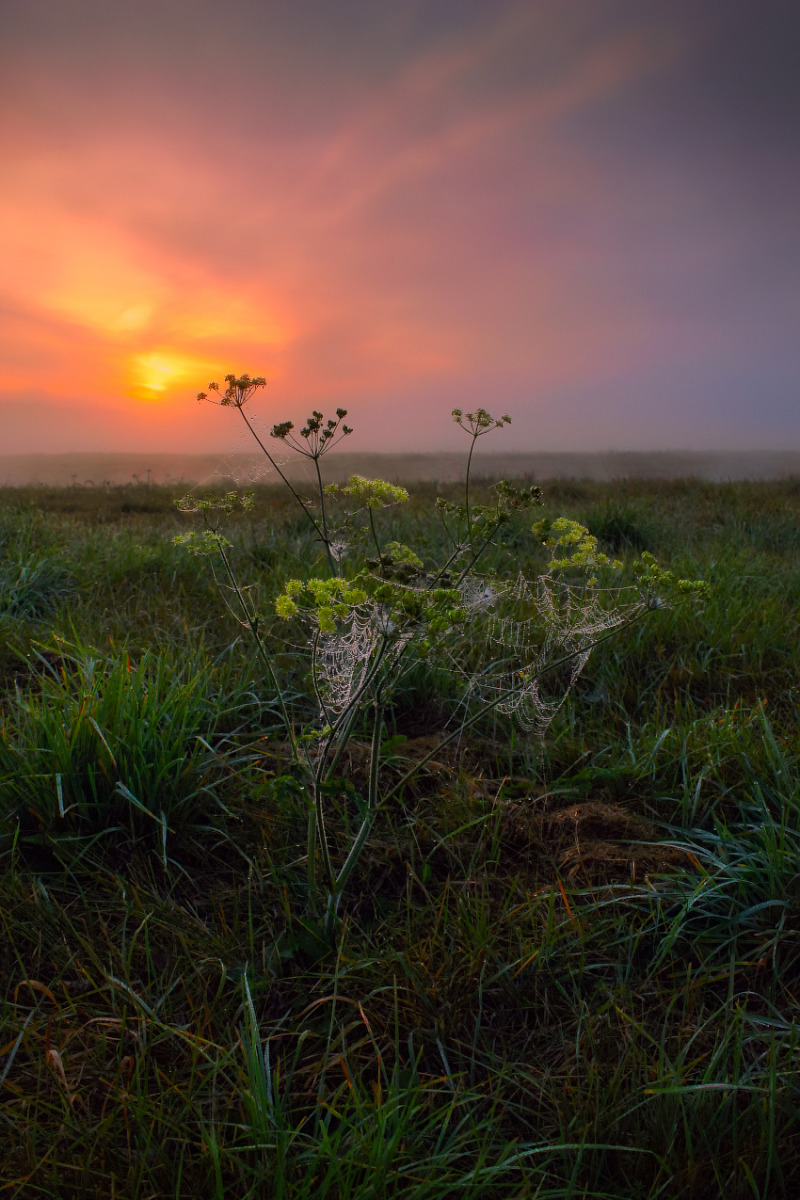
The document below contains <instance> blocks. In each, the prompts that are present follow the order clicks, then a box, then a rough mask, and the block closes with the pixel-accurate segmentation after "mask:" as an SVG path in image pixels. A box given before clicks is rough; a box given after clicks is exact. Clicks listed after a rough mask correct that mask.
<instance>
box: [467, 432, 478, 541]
mask: <svg viewBox="0 0 800 1200" xmlns="http://www.w3.org/2000/svg"><path fill="white" fill-rule="evenodd" d="M477 440H478V434H477V433H473V435H472V445H471V446H470V448H469V455H468V457H467V478H466V480H465V482H464V501H465V507H466V510H467V541H469V540H470V538H471V537H472V515H471V512H470V507H469V475H470V471H471V469H472V455H473V452H474V450H475V443H476V442H477Z"/></svg>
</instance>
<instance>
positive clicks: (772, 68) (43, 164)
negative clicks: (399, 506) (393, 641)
mask: <svg viewBox="0 0 800 1200" xmlns="http://www.w3.org/2000/svg"><path fill="white" fill-rule="evenodd" d="M748 10H752V5H747V4H744V3H739V0H731V2H730V4H729V5H728V6H727V7H726V10H725V11H726V16H725V18H724V19H722V18H721V17H720V16H719V14H720V11H721V10H720V8H719V5H718V4H715V3H712V0H708V3H706V2H705V0H694V2H693V3H691V4H690V3H688V2H687V3H682V2H678V3H675V4H670V5H663V6H658V5H656V6H642V5H641V4H634V3H630V2H627V0H595V2H594V3H593V4H591V5H589V4H587V3H586V0H542V2H540V3H530V2H526V3H504V2H501V0H497V2H496V3H492V4H487V3H485V2H482V0H481V2H478V0H458V2H457V0H397V3H393V4H392V5H383V4H377V3H374V2H373V0H370V2H367V0H361V2H356V0H341V3H338V4H337V5H335V6H333V5H331V4H329V3H324V2H323V0H296V2H295V3H292V4H287V3H281V2H278V0H274V2H270V0H264V2H262V3H256V2H255V0H252V2H250V0H233V2H232V3H227V4H222V3H218V2H216V0H191V2H190V0H159V2H158V3H156V2H155V0H141V2H139V3H137V4H133V3H130V4H128V3H120V4H116V5H113V4H112V5H108V4H107V3H100V0H75V2H74V3H70V4H64V3H61V2H60V0H11V3H10V4H8V5H7V6H6V7H5V8H4V13H3V16H2V23H1V24H0V45H2V47H3V49H2V51H0V55H2V61H0V66H1V67H2V71H0V80H1V81H2V83H1V84H0V86H1V87H2V104H3V109H4V112H5V118H4V120H3V122H2V133H1V134H0V148H2V153H3V162H4V176H5V180H4V184H3V185H2V193H0V355H1V356H2V364H3V365H2V378H1V379H0V453H14V452H34V451H45V452H49V451H62V450H84V449H86V450H95V449H104V450H122V449H148V448H149V449H152V450H156V449H158V450H177V449H184V450H207V449H214V448H216V447H220V449H225V450H230V449H237V448H238V444H237V439H238V436H239V435H238V431H237V430H236V429H235V426H234V423H233V421H232V420H228V418H229V417H230V416H231V414H227V413H220V412H218V411H217V410H215V409H211V408H205V409H203V408H199V407H198V406H197V404H196V402H195V401H194V399H193V397H194V395H195V393H196V392H197V391H198V390H199V389H201V388H205V386H206V385H207V383H208V382H209V380H210V379H212V378H221V377H222V375H224V374H225V373H226V371H227V370H231V369H232V370H236V371H245V370H246V371H250V372H251V373H254V374H255V373H258V374H264V375H266V376H267V377H268V379H269V387H268V389H267V392H266V393H264V394H262V397H261V399H260V413H261V415H262V417H263V419H264V420H265V421H266V422H268V423H271V422H272V421H274V420H279V419H284V418H286V417H292V418H294V419H297V418H299V417H302V416H304V415H305V412H306V411H307V410H308V409H309V408H310V407H311V406H314V407H319V408H323V409H325V410H326V411H327V410H330V409H332V408H334V407H336V406H337V405H339V404H344V405H345V406H346V407H347V408H348V409H349V410H350V412H351V416H352V419H353V424H354V425H355V426H356V430H357V434H356V437H354V439H353V441H352V443H351V446H352V448H353V449H367V448H369V449H375V448H384V449H391V448H394V447H397V448H415V449H419V448H437V447H442V448H444V447H452V446H453V439H452V436H451V427H450V422H449V416H448V414H449V410H450V408H452V407H453V405H454V404H456V403H457V404H459V405H460V406H461V407H465V408H466V407H469V406H470V405H479V404H484V405H486V406H487V407H489V408H492V407H497V408H498V409H501V410H503V411H506V410H509V411H511V413H512V415H513V416H514V418H515V423H514V426H513V427H512V428H513V430H514V435H513V440H514V446H513V448H514V449H524V448H531V449H533V448H542V449H578V450H591V449H605V448H613V447H616V448H649V447H660V448H666V447H687V448H698V447H700V446H703V447H709V448H713V447H717V448H747V447H748V446H752V445H758V446H762V447H770V446H776V447H781V448H784V447H786V446H787V445H788V444H791V445H793V446H800V420H799V419H798V411H800V403H798V398H797V391H798V387H797V385H798V381H799V380H800V354H799V353H798V341H799V340H800V339H798V338H797V334H796V328H795V326H796V318H797V313H798V311H800V304H798V301H800V286H798V283H799V281H800V271H799V270H798V236H797V224H798V222H797V212H796V203H797V199H796V198H797V195H798V194H800V192H799V191H798V189H797V184H798V182H800V180H798V158H797V151H796V146H795V142H796V129H797V126H796V123H795V122H796V118H797V113H798V104H797V99H798V92H797V86H796V84H795V83H792V78H793V67H792V64H791V57H790V56H789V55H787V54H785V46H786V32H787V29H788V28H789V25H791V23H792V21H794V26H795V27H796V25H797V22H796V19H795V18H794V17H793V14H792V12H791V11H790V8H789V6H785V5H783V4H782V3H780V2H778V0H775V3H774V8H771V4H770V2H769V0H768V2H767V3H766V4H765V6H764V7H763V8H761V7H760V8H759V13H760V14H761V15H760V17H759V19H758V21H757V22H755V23H753V22H752V18H751V15H750V13H749V12H748ZM765 10H766V11H767V15H768V16H769V19H767V20H764V15H765ZM787 23H788V24H787ZM754 39H755V41H754ZM504 437H506V440H507V441H508V440H509V439H510V438H511V435H510V434H508V435H504ZM508 448H511V446H510V445H509V447H508Z"/></svg>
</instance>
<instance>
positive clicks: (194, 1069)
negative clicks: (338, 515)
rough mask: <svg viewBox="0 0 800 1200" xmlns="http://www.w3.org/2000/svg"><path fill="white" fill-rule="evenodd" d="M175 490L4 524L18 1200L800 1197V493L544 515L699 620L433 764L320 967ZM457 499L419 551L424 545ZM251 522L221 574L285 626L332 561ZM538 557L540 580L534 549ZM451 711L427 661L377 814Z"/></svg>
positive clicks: (428, 507)
mask: <svg viewBox="0 0 800 1200" xmlns="http://www.w3.org/2000/svg"><path fill="white" fill-rule="evenodd" d="M181 491H182V489H181V488H180V487H178V486H176V487H172V486H147V485H145V484H138V485H136V486H132V487H131V486H129V487H105V488H102V487H95V488H91V489H89V488H77V487H72V488H69V487H67V488H44V487H40V488H24V487H19V488H5V489H0V698H1V701H2V726H1V727H0V853H2V875H1V876H0V920H1V921H2V940H1V941H0V985H1V986H2V1011H1V1016H0V1019H1V1021H2V1027H1V1028H0V1123H2V1145H3V1147H4V1149H3V1151H2V1165H0V1191H2V1195H3V1196H8V1197H9V1198H11V1197H21V1198H27V1197H36V1196H49V1197H56V1198H59V1200H60V1198H63V1200H72V1198H73V1197H75V1198H77V1197H83V1196H86V1197H93V1196H116V1197H120V1198H121V1197H136V1198H137V1200H145V1198H148V1200H150V1198H155V1197H158V1198H159V1200H160V1198H161V1197H164V1198H166V1197H173V1198H176V1200H177V1198H179V1197H189V1196H192V1197H215V1198H219V1200H221V1198H222V1197H225V1198H233V1197H235V1198H240V1197H241V1198H244V1197H253V1198H258V1197H273V1196H274V1197H287V1198H289V1197H292V1198H293V1197H323V1198H324V1197H327V1198H329V1200H340V1198H341V1200H346V1198H348V1197H353V1198H355V1197H358V1198H361V1197H373V1196H374V1197H381V1198H382V1197H387V1198H388V1197H398V1198H399V1197H403V1198H408V1200H412V1198H413V1200H427V1198H430V1200H439V1198H440V1197H446V1196H453V1197H467V1198H470V1200H471V1198H473V1197H474V1198H477V1197H487V1198H488V1197H514V1198H519V1200H523V1198H531V1200H533V1198H534V1197H537V1198H539V1200H545V1198H548V1200H567V1198H570V1200H573V1198H574V1200H578V1198H579V1197H580V1198H582V1200H584V1198H585V1200H589V1198H596V1200H600V1198H601V1197H602V1198H606V1200H656V1198H657V1197H664V1198H669V1200H678V1198H680V1200H683V1198H685V1200H689V1198H692V1200H703V1198H706V1197H707V1198H709V1200H710V1198H712V1197H722V1196H724V1197H726V1200H745V1198H747V1200H750V1198H758V1200H772V1198H774V1197H794V1196H796V1195H798V1194H800V1138H798V1136H797V1135H798V1106H799V1105H800V1085H799V1084H798V1079H799V1078H800V1076H799V1075H798V1068H799V1067H800V1026H798V1018H799V1017H800V764H799V761H798V760H799V757H800V730H799V729H798V706H799V705H800V682H799V681H800V672H799V670H798V668H799V667H800V662H799V661H798V660H799V659H800V649H799V643H800V638H799V637H798V632H799V631H798V625H799V623H800V622H799V618H798V614H799V613H800V482H798V480H796V479H786V480H783V481H774V482H758V483H752V482H750V483H748V482H739V483H711V482H701V481H697V480H687V479H683V480H670V481H656V480H645V481H638V482H637V481H636V480H627V481H626V480H617V481H612V482H591V481H575V480H560V481H559V480H552V481H550V482H548V483H547V485H546V487H545V505H546V508H545V510H544V511H545V512H547V513H549V514H552V515H559V514H562V513H563V514H566V515H568V516H570V517H573V518H575V519H577V520H579V521H581V522H583V523H585V524H586V525H587V526H588V527H589V529H590V530H591V532H592V533H593V534H594V535H595V536H596V537H597V538H598V540H599V544H600V545H601V546H602V547H603V548H604V549H605V550H606V551H607V552H608V553H609V554H612V555H614V556H618V557H620V558H622V559H623V561H629V560H630V559H631V558H632V557H633V556H634V555H635V554H638V553H641V551H643V550H644V551H649V552H652V553H653V554H655V555H656V556H657V557H658V559H659V562H662V563H663V564H664V565H665V566H667V567H670V568H672V569H674V570H675V571H676V572H677V573H680V574H681V575H686V576H690V577H692V578H694V577H700V578H703V579H705V580H707V581H708V583H709V584H710V588H711V592H710V598H709V600H708V602H707V603H706V604H705V605H704V606H703V607H702V608H700V609H693V608H691V607H685V606H684V607H681V606H679V607H676V608H674V609H670V608H665V609H663V610H659V611H654V612H652V613H649V614H648V615H647V618H646V620H644V621H642V622H639V623H637V624H636V625H634V626H632V627H631V628H630V629H626V630H622V631H620V632H619V633H618V634H616V635H615V636H614V637H613V638H611V639H610V640H608V641H607V642H605V643H604V644H603V645H602V646H600V647H598V649H597V650H596V651H595V652H594V654H593V656H592V658H591V659H590V661H589V663H588V665H587V666H586V668H585V670H584V672H583V674H582V676H581V677H580V679H579V680H578V681H577V683H576V685H575V687H574V689H573V690H572V692H571V693H570V694H569V696H568V697H567V698H566V700H565V702H564V704H563V705H562V707H561V709H560V710H559V712H558V713H557V714H556V716H555V718H554V720H553V722H552V724H551V725H550V728H549V730H548V731H547V734H546V736H545V738H544V739H543V740H540V739H538V738H536V737H533V736H529V735H526V734H524V732H523V731H521V730H520V729H519V728H517V727H515V726H514V724H513V722H512V721H511V720H510V718H507V717H504V716H502V715H499V714H497V713H495V714H488V715H487V716H486V718H485V720H484V721H483V722H479V723H478V724H476V725H475V726H474V727H473V728H472V729H471V730H469V733H468V735H465V737H464V738H462V739H457V740H456V741H454V742H453V743H451V744H450V745H449V746H448V747H447V748H446V750H445V751H443V753H442V755H441V756H438V757H434V758H433V759H432V760H431V761H430V762H429V763H428V764H427V766H426V767H425V768H424V770H423V771H421V772H420V773H419V774H418V775H417V776H416V777H415V778H414V779H413V781H412V782H411V783H409V785H408V786H407V787H406V788H405V789H403V790H402V791H401V792H400V794H399V795H398V797H397V800H396V803H393V804H392V805H391V806H390V807H389V808H388V810H387V811H385V812H383V813H382V814H381V815H380V817H379V819H378V821H377V822H376V824H375V827H374V829H373V831H372V834H371V836H370V838H369V841H368V844H367V847H366V850H365V852H364V854H363V855H362V857H361V859H360V860H359V862H358V866H357V868H356V871H355V873H354V875H353V877H352V879H351V883H350V887H349V890H348V893H347V896H346V897H345V900H344V901H343V909H342V912H341V914H340V915H341V924H340V927H339V929H338V932H337V938H336V943H335V945H333V946H331V945H329V944H326V943H324V942H323V941H321V940H320V939H319V938H318V937H316V936H315V935H314V931H313V929H312V928H310V927H309V924H308V922H306V921H304V919H303V916H302V914H303V902H302V901H303V892H304V887H305V880H306V864H305V858H306V855H307V847H306V831H305V819H306V818H305V813H304V809H303V801H302V797H301V796H300V795H299V794H298V786H297V779H296V777H295V775H294V774H293V773H292V770H291V763H290V761H289V756H288V754H287V747H286V745H285V737H284V735H283V732H282V726H281V723H280V720H279V717H278V713H277V711H276V705H275V696H274V694H273V691H272V689H271V687H270V685H269V680H268V679H267V678H265V674H264V671H263V668H262V666H261V664H260V662H259V660H258V658H257V656H256V655H255V654H254V651H253V648H252V645H251V642H250V640H249V639H248V638H247V636H246V635H245V633H244V632H243V631H242V630H241V629H239V628H238V627H237V626H236V625H235V624H234V623H233V621H232V620H231V619H230V618H229V616H228V615H227V614H226V612H225V610H224V608H223V607H222V606H221V604H220V600H219V596H218V595H217V592H216V590H215V588H214V587H213V584H212V582H211V581H210V579H209V575H208V571H207V570H206V569H205V567H204V563H203V560H202V559H197V558H192V557H190V556H188V555H186V554H185V553H183V551H182V549H181V548H180V547H179V546H176V545H174V544H173V543H172V538H173V536H174V535H175V534H177V533H181V532H183V531H185V530H186V528H187V527H188V526H187V517H186V516H185V515H184V514H181V513H179V512H177V511H176V509H175V506H174V500H175V498H176V497H177V496H178V495H179V494H180V493H181ZM437 494H443V495H444V496H445V497H451V496H452V497H455V496H456V487H455V485H451V484H441V485H437V484H435V483H433V482H428V483H422V484H419V485H416V486H415V487H414V488H413V491H412V501H411V503H410V505H408V506H406V507H405V509H404V510H403V511H402V513H400V512H398V513H397V514H394V513H392V514H391V516H390V518H389V521H390V525H391V527H392V528H391V532H392V535H393V536H398V537H399V536H406V537H408V538H412V537H413V544H414V545H415V546H422V547H425V546H434V545H435V544H436V541H437V539H438V538H440V536H441V533H440V526H439V524H438V522H437V519H436V516H435V512H434V509H433V502H434V500H435V498H436V496H437ZM255 499H256V503H255V506H254V508H253V510H252V511H251V512H248V513H244V514H242V515H241V516H240V518H239V519H238V520H237V521H236V522H235V523H233V524H232V525H231V528H230V531H229V532H228V536H229V537H230V539H231V542H232V543H233V546H232V550H231V555H232V557H233V559H234V560H235V562H236V563H237V564H238V567H239V569H240V571H241V574H242V576H243V577H244V578H246V579H247V580H248V581H249V582H250V583H252V585H253V588H254V593H253V594H254V595H260V596H263V597H265V598H266V599H267V600H268V599H269V598H270V597H274V595H275V594H276V592H277V591H278V589H279V587H280V585H281V584H282V583H283V582H284V581H285V580H286V579H288V578H290V577H293V576H300V577H304V576H305V575H307V573H308V571H309V570H310V564H311V563H312V562H313V561H314V559H315V557H316V556H317V549H316V548H315V545H314V542H313V538H312V536H311V534H310V530H309V528H308V525H307V523H306V522H304V521H303V518H302V514H301V513H299V512H298V511H297V508H296V506H295V505H293V503H292V501H291V497H287V496H285V495H284V494H282V493H280V492H278V491H277V490H276V489H275V488H272V487H266V486H264V487H260V488H257V489H256V497H255ZM407 530H411V534H408V533H407V532H405V531H407ZM511 546H512V551H513V558H514V564H515V566H516V567H519V568H521V569H522V570H523V571H527V572H529V573H532V574H535V573H536V571H537V570H539V569H540V560H539V558H537V547H536V544H535V539H534V538H533V537H532V535H531V534H530V520H528V521H527V523H526V522H524V521H521V522H520V524H519V528H518V529H517V528H515V529H514V530H513V532H512V538H511ZM267 607H268V606H267ZM264 636H265V638H266V639H267V640H268V641H269V643H270V645H271V646H272V652H273V654H274V656H275V662H276V664H277V670H278V671H279V672H280V673H281V679H282V686H283V688H284V691H285V694H286V695H287V696H288V697H289V698H290V699H292V698H294V697H296V698H297V701H296V702H297V704H298V705H299V706H302V702H303V701H302V696H303V694H304V688H305V681H304V679H303V678H302V673H301V672H299V671H298V667H297V657H296V656H295V655H292V656H290V655H289V654H288V653H284V648H283V646H282V640H283V641H285V639H286V637H287V634H286V632H285V630H284V628H283V627H282V626H281V625H280V623H279V622H278V621H277V619H273V620H272V621H271V622H270V621H267V623H266V627H265V634H264ZM454 707H455V705H454V698H453V693H452V690H451V682H450V680H449V679H448V677H447V675H446V674H444V673H441V672H437V671H436V670H434V669H433V668H429V667H427V666H426V664H425V663H424V662H421V663H420V665H419V669H418V670H417V671H415V672H412V673H411V674H410V675H409V677H408V679H407V681H406V683H405V684H404V687H403V688H402V689H401V690H400V691H399V692H398V693H397V694H396V695H395V696H394V697H393V700H392V705H391V707H390V709H389V710H388V712H387V717H386V721H387V727H386V730H385V741H384V745H383V756H384V761H385V762H386V764H387V770H388V771H389V773H390V775H391V772H393V771H394V772H395V773H396V777H397V778H400V777H401V776H402V775H403V773H404V771H405V770H406V769H407V765H408V764H409V763H410V762H411V763H413V762H414V761H415V759H416V760H419V759H420V758H423V757H425V756H426V755H427V754H428V753H429V752H430V750H431V748H433V747H435V745H436V741H437V738H438V737H439V736H440V735H441V734H442V733H443V732H445V731H446V730H448V729H451V728H452V727H453V722H454V721H457V720H458V713H457V712H454ZM368 738H369V731H368V730H366V729H365V730H364V731H363V732H359V733H357V735H356V737H355V740H354V741H353V742H352V743H351V745H350V747H349V749H348V752H347V754H346V755H345V757H344V758H343V760H342V762H341V763H340V764H339V768H338V770H339V776H338V778H337V779H336V781H335V783H336V786H335V787H334V788H332V790H331V795H330V797H329V802H330V805H331V808H332V811H333V812H334V813H335V814H336V823H335V830H334V834H333V836H334V837H340V838H341V839H342V843H343V844H346V841H347V838H348V837H349V836H351V833H350V827H351V825H352V822H353V819H354V817H353V813H354V812H355V811H357V810H358V805H359V799H360V797H361V796H362V795H363V794H364V791H365V788H366V787H367V781H366V779H365V774H366V769H365V763H366V750H365V743H366V741H367V740H368Z"/></svg>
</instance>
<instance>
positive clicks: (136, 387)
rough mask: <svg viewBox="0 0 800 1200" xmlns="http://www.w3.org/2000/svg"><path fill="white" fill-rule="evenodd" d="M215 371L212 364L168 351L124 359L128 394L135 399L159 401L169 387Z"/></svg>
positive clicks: (136, 355)
mask: <svg viewBox="0 0 800 1200" xmlns="http://www.w3.org/2000/svg"><path fill="white" fill-rule="evenodd" d="M215 369H217V370H218V367H215V364H213V363H208V362H205V361H201V360H200V359H196V358H189V357H188V356H186V355H183V354H175V353H173V352H172V351H171V350H155V351H152V352H150V353H143V354H134V355H133V356H132V357H131V358H130V359H129V360H128V376H129V380H130V394H131V395H132V396H134V397H135V398H136V399H137V400H161V399H163V398H164V396H165V394H166V393H167V392H169V391H170V390H171V389H172V388H175V387H184V386H185V385H187V384H189V383H191V382H193V381H195V380H197V379H204V378H205V376H206V375H208V374H209V372H212V373H213V371H214V370H215Z"/></svg>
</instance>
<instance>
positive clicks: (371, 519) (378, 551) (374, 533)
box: [367, 505, 383, 575]
mask: <svg viewBox="0 0 800 1200" xmlns="http://www.w3.org/2000/svg"><path fill="white" fill-rule="evenodd" d="M367 512H368V513H369V527H370V529H371V530H372V540H373V542H374V543H375V552H376V554H377V555H378V570H379V571H380V573H381V575H383V563H382V562H381V544H380V542H379V541H378V531H377V529H376V528H375V516H374V514H373V511H372V508H371V506H370V505H367Z"/></svg>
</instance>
